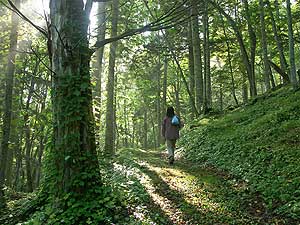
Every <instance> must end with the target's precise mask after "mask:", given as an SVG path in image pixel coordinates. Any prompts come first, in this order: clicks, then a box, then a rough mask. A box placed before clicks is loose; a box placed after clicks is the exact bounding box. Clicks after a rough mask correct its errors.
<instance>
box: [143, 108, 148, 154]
mask: <svg viewBox="0 0 300 225" xmlns="http://www.w3.org/2000/svg"><path fill="white" fill-rule="evenodd" d="M147 111H148V109H147V106H146V107H145V109H144V129H143V136H144V140H143V147H144V149H147V148H148V113H147Z"/></svg>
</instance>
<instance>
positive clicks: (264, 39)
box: [259, 0, 272, 91]
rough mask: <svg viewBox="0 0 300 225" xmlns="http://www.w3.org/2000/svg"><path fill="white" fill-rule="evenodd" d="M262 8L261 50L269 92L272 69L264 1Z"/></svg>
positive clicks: (261, 0)
mask: <svg viewBox="0 0 300 225" xmlns="http://www.w3.org/2000/svg"><path fill="white" fill-rule="evenodd" d="M259 6H260V32H261V48H262V54H263V61H264V78H265V85H266V89H267V91H268V90H270V89H271V85H270V80H271V76H272V71H271V67H270V64H269V60H268V44H267V34H266V25H265V9H264V7H265V6H264V1H263V0H259Z"/></svg>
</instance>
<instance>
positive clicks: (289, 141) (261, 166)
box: [180, 87, 300, 223]
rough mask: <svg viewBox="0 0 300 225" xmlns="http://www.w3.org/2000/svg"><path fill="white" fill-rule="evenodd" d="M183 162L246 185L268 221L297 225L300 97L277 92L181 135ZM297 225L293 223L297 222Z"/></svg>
mask: <svg viewBox="0 0 300 225" xmlns="http://www.w3.org/2000/svg"><path fill="white" fill-rule="evenodd" d="M180 143H181V145H182V146H183V147H184V149H185V156H186V157H187V158H188V159H190V160H193V161H197V163H199V164H202V165H204V166H206V165H209V166H214V167H216V168H218V169H220V170H224V171H227V172H229V173H230V174H232V175H233V176H235V177H237V178H240V179H242V180H244V181H245V182H246V183H247V191H249V192H250V193H253V194H258V195H260V196H262V198H263V200H264V202H265V204H266V207H267V209H268V214H269V216H270V215H272V214H277V215H280V216H282V217H286V218H291V219H292V220H293V221H299V223H300V91H297V92H294V91H292V90H290V88H289V87H284V88H281V89H279V90H277V91H274V92H272V93H269V94H268V95H265V96H261V97H259V98H257V99H255V100H254V101H253V102H252V103H251V104H249V105H248V106H245V107H242V108H239V109H237V110H236V111H234V112H231V113H228V114H226V115H224V116H222V117H218V118H216V117H215V118H204V119H202V120H201V121H200V123H199V126H198V127H197V128H194V129H192V130H186V131H185V132H183V135H182V138H181V141H180ZM296 223H298V222H296Z"/></svg>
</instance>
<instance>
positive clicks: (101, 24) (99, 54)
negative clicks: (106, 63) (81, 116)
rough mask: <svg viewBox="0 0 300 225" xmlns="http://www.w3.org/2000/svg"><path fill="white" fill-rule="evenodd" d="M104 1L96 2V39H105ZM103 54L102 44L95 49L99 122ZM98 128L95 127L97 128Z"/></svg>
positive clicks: (98, 119) (96, 96)
mask: <svg viewBox="0 0 300 225" xmlns="http://www.w3.org/2000/svg"><path fill="white" fill-rule="evenodd" d="M106 4H107V3H106V2H98V12H97V14H98V16H97V19H98V20H97V24H98V27H97V29H98V36H97V41H102V40H104V39H105V31H106V20H107V18H106ZM103 55H104V46H103V47H101V48H99V49H98V50H97V51H96V68H97V69H96V73H95V76H96V90H95V99H96V101H97V103H98V106H97V108H98V111H97V113H96V114H95V116H96V115H97V117H98V118H96V121H97V122H98V123H99V124H100V122H101V103H102V102H101V98H102V87H101V84H102V73H103ZM98 129H99V128H97V130H98Z"/></svg>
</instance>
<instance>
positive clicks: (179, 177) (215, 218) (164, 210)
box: [119, 149, 280, 225]
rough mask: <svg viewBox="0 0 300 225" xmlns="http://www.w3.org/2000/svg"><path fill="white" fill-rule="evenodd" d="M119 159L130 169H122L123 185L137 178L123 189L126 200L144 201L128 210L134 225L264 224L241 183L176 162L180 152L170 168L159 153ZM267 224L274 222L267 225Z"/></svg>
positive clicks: (255, 200)
mask: <svg viewBox="0 0 300 225" xmlns="http://www.w3.org/2000/svg"><path fill="white" fill-rule="evenodd" d="M120 154H121V156H120V157H119V158H121V159H122V158H123V165H124V162H125V163H126V164H127V165H130V167H131V169H132V170H131V172H130V170H128V168H127V179H131V178H130V176H135V177H136V178H137V180H135V181H132V182H131V183H130V185H129V186H131V187H127V188H128V189H130V191H131V192H132V193H131V195H136V196H135V197H136V199H138V198H140V196H143V195H145V196H146V197H142V198H141V199H142V200H141V199H139V204H137V205H136V206H135V207H134V208H132V209H131V211H132V212H131V213H132V214H133V215H134V217H135V221H137V220H139V221H140V223H138V224H158V225H163V224H184V225H197V224H206V225H207V224H214V225H215V224H269V223H268V222H267V221H269V219H270V218H266V217H267V216H266V213H265V212H266V211H265V208H264V204H263V202H262V201H261V200H260V198H259V196H253V195H252V196H250V195H249V194H248V192H247V186H246V184H245V183H243V182H239V181H237V180H236V179H234V178H233V177H231V176H229V175H228V174H226V173H223V172H220V171H217V170H215V169H213V168H205V167H203V166H201V165H196V164H195V163H192V162H190V161H187V160H185V159H183V158H181V157H180V149H179V150H177V153H176V157H175V163H174V164H173V165H169V164H168V163H167V155H166V152H165V151H162V150H139V149H125V150H124V151H123V152H121V153H120ZM124 159H125V160H124ZM128 174H129V176H128ZM137 183H139V184H137ZM138 185H141V186H139V187H138ZM143 191H144V192H145V193H142V192H143ZM130 224H136V223H130ZM272 224H280V221H277V220H276V219H272Z"/></svg>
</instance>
